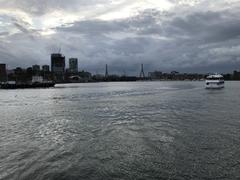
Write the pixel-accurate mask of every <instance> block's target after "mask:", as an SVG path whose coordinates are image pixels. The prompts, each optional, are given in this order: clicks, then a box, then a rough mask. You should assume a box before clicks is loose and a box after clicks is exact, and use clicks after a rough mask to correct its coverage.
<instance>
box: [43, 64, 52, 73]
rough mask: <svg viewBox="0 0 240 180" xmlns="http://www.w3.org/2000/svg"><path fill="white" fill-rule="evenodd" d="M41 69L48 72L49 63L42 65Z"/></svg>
mask: <svg viewBox="0 0 240 180" xmlns="http://www.w3.org/2000/svg"><path fill="white" fill-rule="evenodd" d="M42 71H43V72H50V67H49V65H43V66H42Z"/></svg>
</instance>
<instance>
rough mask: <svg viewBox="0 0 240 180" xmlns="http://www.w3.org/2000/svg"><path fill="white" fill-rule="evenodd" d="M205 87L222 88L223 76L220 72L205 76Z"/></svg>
mask: <svg viewBox="0 0 240 180" xmlns="http://www.w3.org/2000/svg"><path fill="white" fill-rule="evenodd" d="M205 87H206V89H222V88H224V78H223V76H222V75H221V74H213V75H209V76H208V77H207V78H206V85H205Z"/></svg>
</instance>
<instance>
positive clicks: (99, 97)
mask: <svg viewBox="0 0 240 180" xmlns="http://www.w3.org/2000/svg"><path fill="white" fill-rule="evenodd" d="M239 88H240V84H239V83H238V82H227V83H226V88H225V89H222V90H219V91H211V90H205V89H204V83H203V82H135V83H132V82H131V83H96V84H71V85H58V86H57V87H56V88H54V89H26V90H12V91H6V90H1V91H0V107H1V108H0V114H1V118H0V179H44V180H45V179H237V178H240V171H239V169H240V163H239V161H240V133H239V132H240V120H239V117H240V111H239V107H240V100H239V95H240V91H239Z"/></svg>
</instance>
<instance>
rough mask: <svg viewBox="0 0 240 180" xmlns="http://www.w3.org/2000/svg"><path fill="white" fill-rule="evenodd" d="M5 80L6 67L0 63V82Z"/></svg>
mask: <svg viewBox="0 0 240 180" xmlns="http://www.w3.org/2000/svg"><path fill="white" fill-rule="evenodd" d="M6 81H7V69H6V64H0V82H6Z"/></svg>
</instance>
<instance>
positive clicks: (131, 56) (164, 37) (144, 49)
mask: <svg viewBox="0 0 240 180" xmlns="http://www.w3.org/2000/svg"><path fill="white" fill-rule="evenodd" d="M27 2H29V3H30V1H23V2H22V3H20V5H19V8H22V9H24V7H27V4H26V3H27ZM38 2H39V1H31V3H33V4H32V5H30V6H32V7H34V8H35V7H38V8H37V9H38V12H37V11H36V12H35V11H32V10H30V12H29V10H26V12H29V13H33V14H34V16H36V15H37V14H44V13H47V11H49V10H50V9H51V8H53V7H54V6H53V4H54V3H56V2H57V3H58V5H59V6H58V7H59V8H60V9H68V10H70V9H71V8H70V7H71V6H72V5H74V4H75V6H77V5H80V4H81V5H82V6H90V5H91V4H92V3H94V2H96V3H106V4H107V3H109V2H108V1H93V0H92V1H88V2H83V1H71V2H68V3H69V4H67V3H66V1H48V2H46V1H43V3H42V5H41V4H39V3H38ZM44 2H45V3H44ZM0 3H1V1H0ZM51 3H52V4H51ZM175 3H179V2H175ZM203 4H204V5H206V1H204V2H203V3H202V4H201V3H200V4H199V5H196V7H194V8H193V7H188V6H183V5H181V6H177V7H176V8H174V9H172V10H170V11H168V12H165V11H159V10H157V9H148V10H145V11H140V12H139V13H138V14H137V15H135V16H132V17H129V18H125V19H118V20H116V19H115V20H109V21H104V20H100V19H85V20H78V21H74V22H72V23H67V24H61V25H59V26H58V27H56V28H52V30H53V31H55V34H52V35H49V36H41V33H42V30H41V29H33V28H32V27H31V26H30V25H28V24H25V23H23V22H21V21H20V20H18V21H15V22H14V25H15V27H16V28H17V30H18V33H17V34H13V35H9V34H8V33H6V31H4V32H2V33H1V34H0V43H1V45H0V47H1V50H0V61H2V62H7V63H8V64H9V65H10V66H11V67H14V66H20V65H23V66H27V65H29V64H35V63H38V64H49V63H50V54H51V52H55V51H57V50H58V49H59V48H60V47H61V49H62V52H63V53H64V54H65V55H66V57H78V58H79V60H80V67H81V68H83V69H86V70H90V71H93V72H103V69H104V65H105V64H106V63H108V64H109V67H110V71H111V72H116V73H122V72H123V71H125V72H127V73H130V74H136V73H138V71H139V65H140V64H141V63H144V64H145V66H146V70H148V71H151V70H155V69H157V70H163V71H171V70H177V71H187V72H210V71H212V72H215V71H220V72H230V71H232V70H234V69H238V68H240V58H239V57H240V51H239V50H240V48H239V35H240V23H239V10H238V6H237V5H240V3H237V4H236V5H235V6H229V8H222V6H221V8H220V7H219V6H217V3H216V5H215V6H216V8H215V9H212V8H208V7H206V9H205V10H201V8H200V7H201V6H203ZM10 5H11V4H9V3H8V4H5V6H6V7H7V6H10ZM28 5H29V4H28ZM64 5H66V7H65V6H64ZM41 6H42V8H41ZM39 7H40V8H39ZM46 7H48V8H46ZM211 7H212V6H211ZM34 8H33V9H34ZM73 9H74V8H73ZM186 9H187V11H186ZM0 16H1V15H0ZM5 35H6V36H5ZM4 36H5V38H3V37H4ZM3 43H4V45H3Z"/></svg>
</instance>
